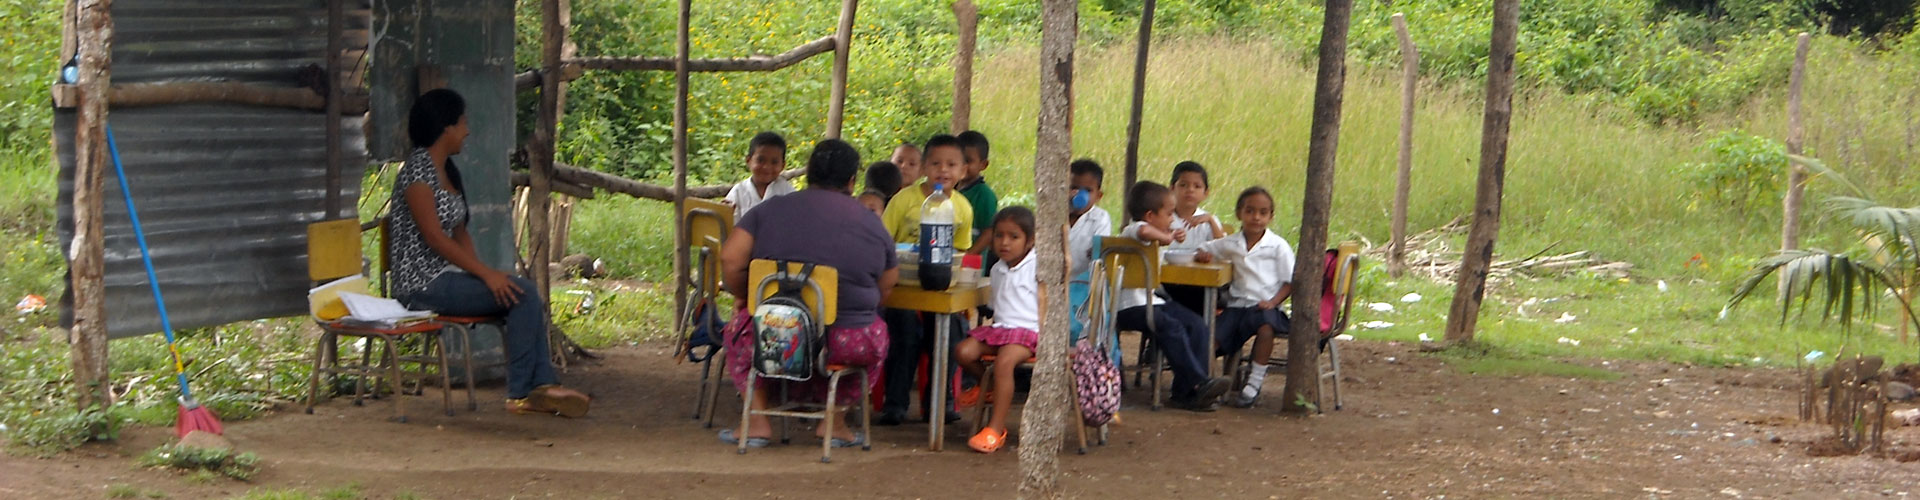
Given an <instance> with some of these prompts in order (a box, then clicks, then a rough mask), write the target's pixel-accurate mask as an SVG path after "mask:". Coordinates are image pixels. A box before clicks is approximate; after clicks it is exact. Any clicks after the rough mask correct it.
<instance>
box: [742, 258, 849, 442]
mask: <svg viewBox="0 0 1920 500" xmlns="http://www.w3.org/2000/svg"><path fill="white" fill-rule="evenodd" d="M782 267H783V266H780V265H778V264H776V263H775V262H774V261H771V260H765V259H760V260H755V261H753V262H752V263H751V264H749V265H748V268H747V276H748V278H747V280H748V283H753V285H752V287H751V288H750V289H749V291H750V293H749V294H748V296H749V297H754V299H753V300H750V301H749V302H748V303H747V310H748V312H749V313H752V312H753V311H754V310H755V309H757V308H758V307H759V302H760V300H761V299H765V298H767V297H771V296H773V294H774V293H775V292H776V291H778V287H777V286H776V285H777V284H778V283H779V281H781V280H785V279H792V278H794V277H796V276H797V275H798V274H799V273H800V271H801V269H802V268H803V267H805V265H804V264H801V263H794V262H790V263H787V265H786V266H784V269H783V268H782ZM839 289H840V273H839V271H838V270H835V269H834V268H832V267H828V266H819V265H816V266H814V268H813V273H812V274H811V275H810V276H809V277H808V279H807V286H806V288H803V289H802V291H801V301H802V302H804V303H806V306H807V308H808V309H809V310H811V312H812V313H813V318H814V328H818V329H819V331H816V332H814V334H815V335H818V336H820V337H821V338H823V339H824V338H825V336H826V333H827V332H826V329H827V327H828V325H832V324H833V322H834V321H835V320H836V319H838V318H837V315H838V312H837V310H838V308H839V307H840V306H839V303H838V296H839ZM820 355H821V361H822V363H821V366H820V367H819V368H818V369H819V370H820V373H821V374H822V375H826V376H827V377H828V378H827V401H826V404H824V405H818V406H816V405H811V404H802V403H794V402H790V401H786V399H787V398H785V397H784V395H785V390H784V387H783V388H782V391H781V393H782V396H783V397H782V398H781V401H780V403H779V405H778V406H775V407H773V408H769V409H766V410H755V409H753V405H751V404H741V405H740V429H739V431H738V434H735V435H736V436H739V437H740V444H739V452H740V453H741V454H745V453H746V452H747V441H748V440H747V437H746V436H747V422H748V420H749V419H751V418H752V417H753V416H754V415H766V416H769V417H779V418H783V419H786V420H782V421H781V425H780V442H783V443H785V442H789V441H791V438H790V437H789V436H788V427H789V426H788V425H787V424H788V423H789V421H790V420H791V419H795V418H800V419H808V420H820V421H821V422H822V423H821V425H823V426H825V427H827V428H832V427H833V419H834V416H835V414H836V413H838V412H836V411H834V410H835V409H836V408H837V407H838V406H841V405H838V404H837V402H836V401H835V400H834V399H835V395H836V393H837V392H838V389H839V388H840V379H841V378H844V377H847V376H850V375H851V376H854V377H855V379H856V380H858V381H859V382H858V383H859V384H860V399H859V400H857V401H854V402H852V404H851V405H848V406H853V405H858V406H859V407H860V435H862V436H864V437H865V439H863V442H862V443H861V445H860V449H862V450H872V449H873V433H872V432H870V431H872V425H871V422H872V421H873V406H872V404H871V403H870V401H872V399H873V394H872V390H873V386H872V384H868V383H867V370H866V368H863V367H858V366H845V365H832V364H825V363H824V361H825V360H826V358H827V357H828V356H829V353H828V350H825V349H823V350H822V351H821V354H820ZM759 378H760V377H759V373H758V372H757V371H755V370H752V369H748V370H747V393H746V396H745V397H746V401H752V400H753V393H754V390H755V389H756V387H755V386H756V385H758V384H759ZM820 461H821V462H832V461H833V435H832V434H831V433H828V434H827V435H826V437H822V438H821V439H820Z"/></svg>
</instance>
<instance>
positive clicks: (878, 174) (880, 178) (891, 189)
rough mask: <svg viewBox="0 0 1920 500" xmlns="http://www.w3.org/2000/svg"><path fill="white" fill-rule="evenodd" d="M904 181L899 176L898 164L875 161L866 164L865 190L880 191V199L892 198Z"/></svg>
mask: <svg viewBox="0 0 1920 500" xmlns="http://www.w3.org/2000/svg"><path fill="white" fill-rule="evenodd" d="M905 183H906V180H905V179H901V178H900V166H899V165H894V164H893V162H890V161H876V162H873V164H872V165H867V180H866V184H867V190H868V191H875V192H878V193H880V199H882V200H885V199H888V198H892V197H893V193H895V192H898V191H900V187H901V185H902V184H905Z"/></svg>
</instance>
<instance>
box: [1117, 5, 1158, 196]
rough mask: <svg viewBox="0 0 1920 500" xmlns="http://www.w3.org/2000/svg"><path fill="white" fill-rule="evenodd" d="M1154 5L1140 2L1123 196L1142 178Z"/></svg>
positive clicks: (1131, 190)
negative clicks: (1142, 120) (1142, 137)
mask: <svg viewBox="0 0 1920 500" xmlns="http://www.w3.org/2000/svg"><path fill="white" fill-rule="evenodd" d="M1153 8H1154V1H1153V0H1146V1H1145V2H1143V3H1141V4H1140V35H1139V39H1138V40H1137V41H1135V42H1134V47H1133V107H1132V108H1131V109H1130V110H1129V111H1128V113H1129V114H1128V115H1127V166H1126V172H1127V173H1126V178H1125V179H1126V181H1125V183H1123V184H1121V186H1120V192H1121V193H1123V194H1122V196H1125V194H1124V193H1131V192H1133V183H1134V182H1138V181H1139V180H1140V115H1141V114H1143V113H1144V112H1145V107H1146V101H1147V50H1148V48H1149V47H1150V46H1151V45H1152V44H1153Z"/></svg>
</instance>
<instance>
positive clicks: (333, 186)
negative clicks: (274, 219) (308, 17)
mask: <svg viewBox="0 0 1920 500" xmlns="http://www.w3.org/2000/svg"><path fill="white" fill-rule="evenodd" d="M341 1H342V0H327V56H326V58H327V80H326V81H327V98H326V111H327V112H326V113H323V114H322V115H321V119H323V120H324V121H325V122H324V123H325V127H326V140H327V200H326V209H327V220H333V219H338V218H340V206H341V205H342V203H341V202H340V177H341V170H342V169H343V168H344V166H343V165H341V162H343V161H344V159H343V156H342V153H341V151H340V136H341V130H340V96H341V93H342V92H341V91H340V49H341V46H342V43H341V40H340V36H341V32H342V31H344V30H343V29H342V27H341V26H340V24H341V23H343V22H345V18H346V12H345V9H344V7H342V6H341V5H340V2H341Z"/></svg>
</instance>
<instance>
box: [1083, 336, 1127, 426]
mask: <svg viewBox="0 0 1920 500" xmlns="http://www.w3.org/2000/svg"><path fill="white" fill-rule="evenodd" d="M1073 381H1074V384H1076V385H1078V386H1079V389H1080V391H1079V392H1080V393H1079V394H1076V395H1075V396H1076V397H1075V400H1076V401H1077V402H1079V404H1080V418H1081V420H1083V421H1085V422H1086V423H1087V425H1088V426H1090V427H1099V426H1102V425H1107V422H1110V421H1112V420H1113V415H1114V414H1116V413H1119V412H1120V369H1119V368H1117V367H1115V366H1114V364H1113V361H1112V360H1109V359H1107V351H1106V350H1105V349H1101V348H1100V346H1099V345H1097V344H1095V343H1094V342H1089V341H1087V340H1086V339H1081V340H1080V341H1079V342H1076V343H1074V345H1073Z"/></svg>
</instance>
